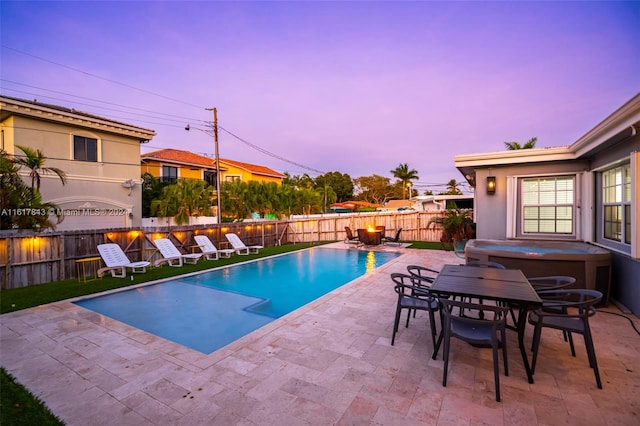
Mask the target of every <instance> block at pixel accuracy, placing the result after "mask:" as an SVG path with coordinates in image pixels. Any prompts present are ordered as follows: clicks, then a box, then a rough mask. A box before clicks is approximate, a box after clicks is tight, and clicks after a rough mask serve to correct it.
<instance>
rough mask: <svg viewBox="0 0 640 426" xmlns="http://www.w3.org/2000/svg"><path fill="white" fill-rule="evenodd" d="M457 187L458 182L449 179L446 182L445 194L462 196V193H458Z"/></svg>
mask: <svg viewBox="0 0 640 426" xmlns="http://www.w3.org/2000/svg"><path fill="white" fill-rule="evenodd" d="M459 186H460V184H459V183H458V182H456V180H455V179H451V180H450V181H449V182H447V192H446V194H450V195H460V194H462V191H460V188H459Z"/></svg>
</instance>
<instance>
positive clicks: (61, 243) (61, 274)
mask: <svg viewBox="0 0 640 426" xmlns="http://www.w3.org/2000/svg"><path fill="white" fill-rule="evenodd" d="M58 246H59V247H60V268H59V272H58V277H59V278H58V281H62V280H64V279H65V277H66V275H67V274H66V273H65V262H64V235H60V236H59V239H58Z"/></svg>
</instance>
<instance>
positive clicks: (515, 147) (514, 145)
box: [504, 136, 538, 151]
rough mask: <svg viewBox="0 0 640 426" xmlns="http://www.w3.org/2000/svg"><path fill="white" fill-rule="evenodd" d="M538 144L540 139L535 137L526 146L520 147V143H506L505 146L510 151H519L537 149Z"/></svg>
mask: <svg viewBox="0 0 640 426" xmlns="http://www.w3.org/2000/svg"><path fill="white" fill-rule="evenodd" d="M536 142H538V138H537V137H535V136H534V137H532V138H531V139H529V140H528V141H527V142H526V143H525V144H524V145H520V143H519V142H515V141H513V142H505V143H504V146H506V147H507V149H508V150H509V151H515V150H518V149H531V148H535V147H536Z"/></svg>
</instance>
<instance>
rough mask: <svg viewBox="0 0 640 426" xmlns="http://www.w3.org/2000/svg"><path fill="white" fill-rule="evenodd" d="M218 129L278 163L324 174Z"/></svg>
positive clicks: (220, 127) (221, 128) (227, 131)
mask: <svg viewBox="0 0 640 426" xmlns="http://www.w3.org/2000/svg"><path fill="white" fill-rule="evenodd" d="M218 128H219V129H220V130H223V131H225V132H226V133H228V134H229V135H231V136H232V137H234V138H236V139H237V140H239V141H240V142H242V143H244V144H246V145H247V146H249V147H251V148H253V149H255V150H256V151H259V152H261V153H263V154H265V155H268V156H270V157H273V158H276V159H278V160H280V161H284V162H285V163H289V164H292V165H294V166H297V167H300V168H302V169H304V170H309V171H312V172H315V173H319V174H321V175H323V174H325V172H323V171H321V170H318V169H314V168H313V167H309V166H305V165H304V164H300V163H297V162H295V161H292V160H288V159H286V158H284V157H282V156H281V155H278V154H274V153H272V152H270V151H267V150H266V149H264V148H260V147H259V146H257V145H254V144H252V143H251V142H249V141H247V140H245V139H243V138H241V137H240V136H238V135H236V134H234V133H232V132H230V131H229V130H227V129H225V128H224V127H222V126H220V125H219V126H218Z"/></svg>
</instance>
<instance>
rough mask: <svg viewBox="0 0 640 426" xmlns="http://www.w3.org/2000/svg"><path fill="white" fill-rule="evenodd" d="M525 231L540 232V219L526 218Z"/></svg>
mask: <svg viewBox="0 0 640 426" xmlns="http://www.w3.org/2000/svg"><path fill="white" fill-rule="evenodd" d="M524 232H538V221H537V220H525V221H524Z"/></svg>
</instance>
